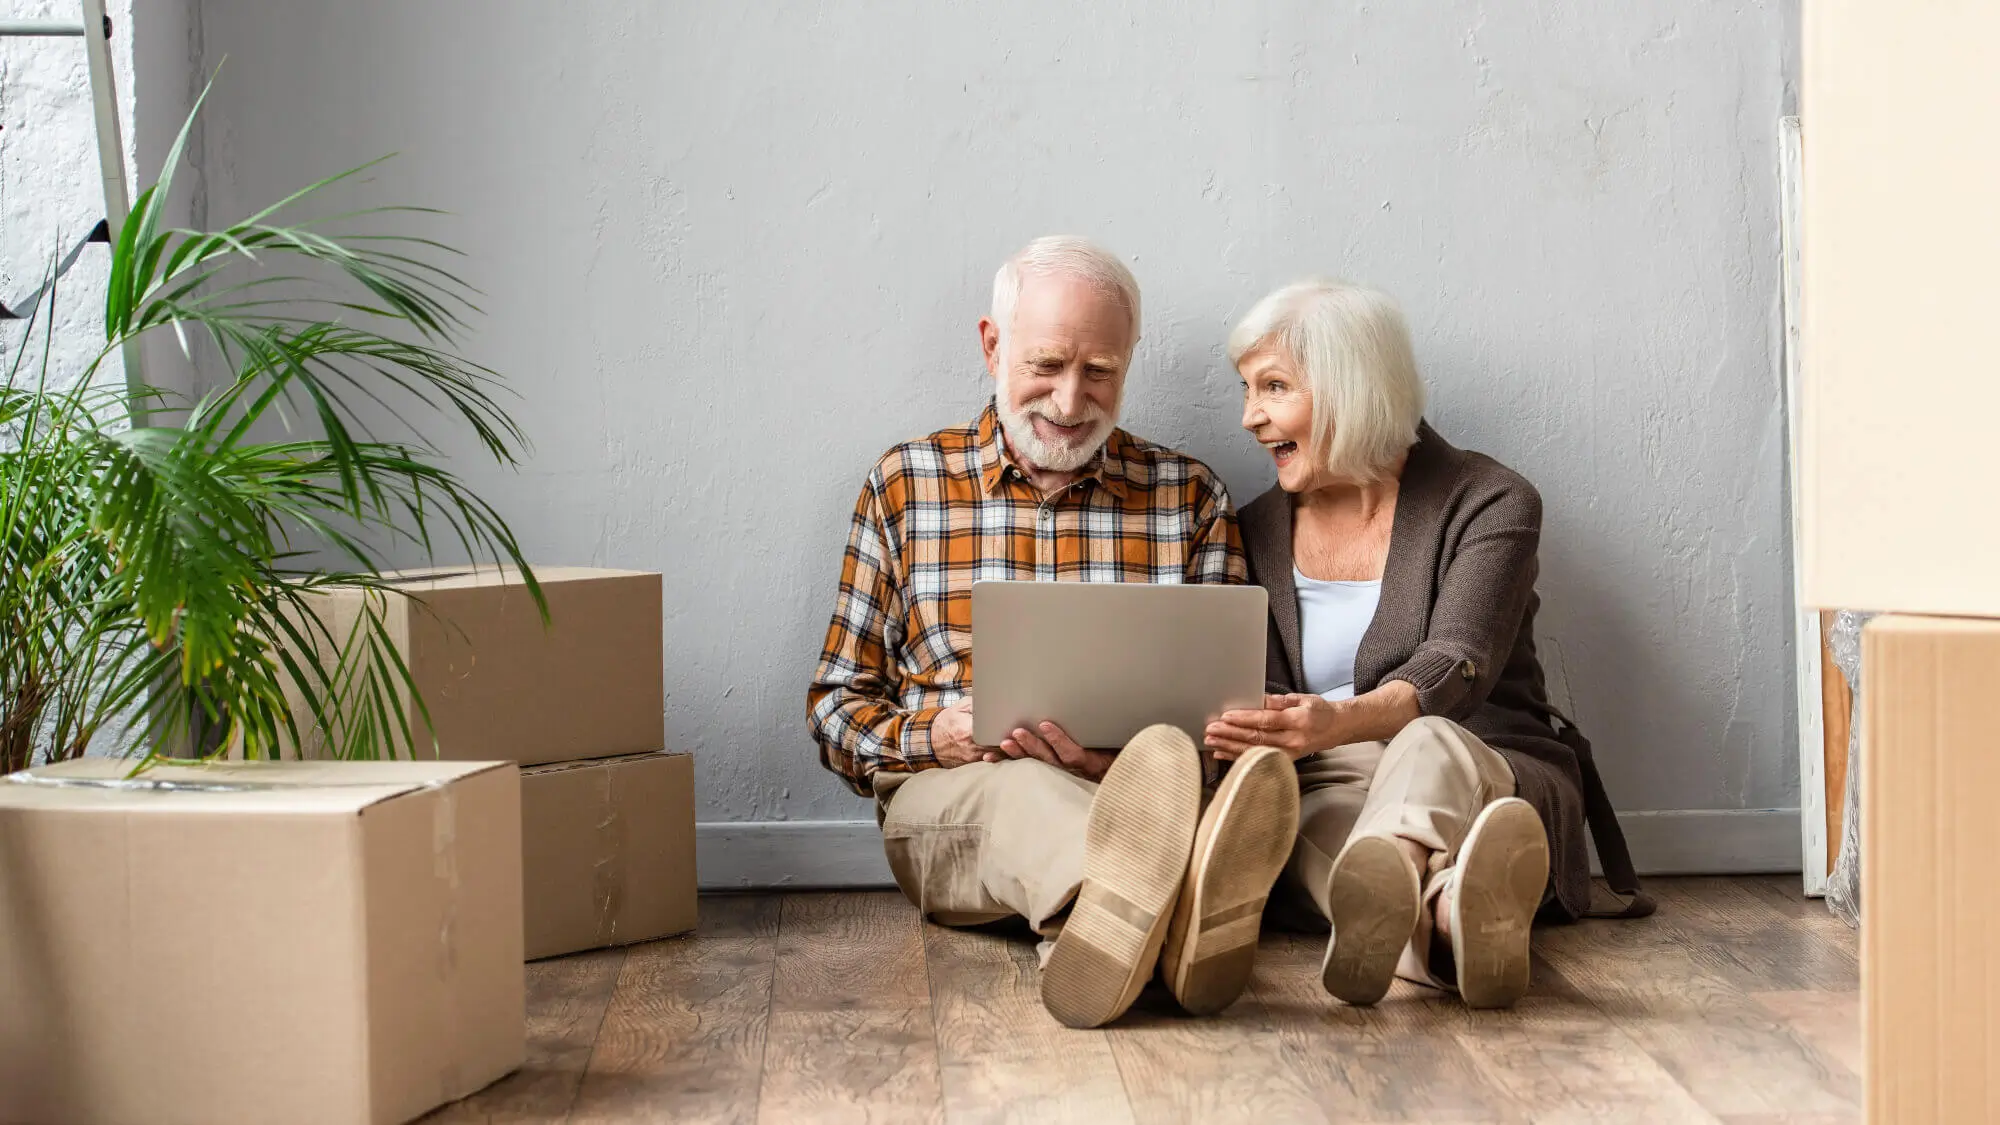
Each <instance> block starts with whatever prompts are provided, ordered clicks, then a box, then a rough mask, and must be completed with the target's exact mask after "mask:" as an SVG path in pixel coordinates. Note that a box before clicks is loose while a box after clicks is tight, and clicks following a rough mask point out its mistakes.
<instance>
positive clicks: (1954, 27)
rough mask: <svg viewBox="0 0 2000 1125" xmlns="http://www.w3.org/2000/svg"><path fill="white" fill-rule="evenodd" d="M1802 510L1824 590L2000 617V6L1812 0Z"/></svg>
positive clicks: (1833, 604) (1807, 68)
mask: <svg viewBox="0 0 2000 1125" xmlns="http://www.w3.org/2000/svg"><path fill="white" fill-rule="evenodd" d="M1802 19H1803V28H1802V30H1803V33H1804V45H1803V57H1802V60H1801V61H1802V66H1803V74H1802V93H1801V104H1800V121H1801V123H1802V128H1803V134H1802V139H1803V158H1804V186H1803V191H1802V195H1801V200H1800V207H1801V212H1800V214H1801V220H1802V223H1803V229H1802V236H1803V237H1802V244H1801V249H1800V267H1801V270H1802V277H1801V286H1802V287H1801V296H1802V298H1803V302H1804V304H1803V310H1802V323H1801V326H1800V328H1801V333H1802V337H1803V338H1802V342H1801V347H1800V351H1799V363H1800V386H1801V390H1800V395H1799V406H1800V411H1801V422H1802V428H1803V435H1802V437H1801V440H1800V444H1799V456H1800V473H1801V481H1800V488H1799V492H1800V497H1799V501H1798V503H1799V505H1800V509H1799V515H1800V522H1801V525H1802V533H1803V537H1804V542H1803V544H1802V550H1801V571H1800V575H1801V576H1800V581H1801V584H1802V590H1803V598H1804V600H1805V601H1806V602H1807V603H1808V604H1810V605H1812V606H1816V607H1819V608H1824V609H1877V610H1893V611H1897V612H1907V613H1939V614H1968V615H1978V616H2000V581H1996V580H1995V577H1994V571H1993V567H1992V563H1991V560H1992V559H1994V558H1996V557H2000V520H1995V519H1993V518H1991V515H1990V513H1989V512H1985V511H1982V510H1979V509H1978V508H1977V506H1976V505H1973V506H1968V504H1967V500H1968V499H1969V498H1972V497H1976V496H1978V495H1979V494H1980V493H1981V490H1982V485H1983V482H1984V481H1985V480H1986V479H1987V478H1988V477H1989V476H1990V475H1991V473H1992V468H1991V465H1990V463H1989V460H1988V457H1987V448H1988V446H1989V444H1990V437H1991V430H1992V420H1993V418H1994V417H1995V416H1996V415H2000V379H1995V378H1994V377H1993V376H1992V374H1991V372H1990V371H1989V369H1988V368H1989V363H1988V355H1989V353H1990V351H1991V349H1990V347H1989V346H1988V345H1987V343H1986V338H1987V334H1988V332H1989V331H1990V326H1991V324H1992V321H1993V318H1994V310H1995V309H1996V308H2000V270H1995V269H1994V268H1993V266H1992V262H1993V261H1994V259H1995V258H1996V257H2000V210H1996V209H1995V207H1994V185H1995V184H1996V183H2000V133H1995V131H1994V130H1993V129H1991V128H1988V127H1985V126H1984V125H1981V124H1980V123H1982V122H1991V121H1993V120H1996V119H2000V66H1995V65H1994V62H1993V45H1994V44H1995V43H1996V42H2000V5H1996V4H1993V3H1990V2H1989V0H1927V2H1925V3H1921V4H1883V3H1876V4H1864V3H1842V2H1835V0H1807V2H1806V4H1805V6H1804V10H1803V13H1802Z"/></svg>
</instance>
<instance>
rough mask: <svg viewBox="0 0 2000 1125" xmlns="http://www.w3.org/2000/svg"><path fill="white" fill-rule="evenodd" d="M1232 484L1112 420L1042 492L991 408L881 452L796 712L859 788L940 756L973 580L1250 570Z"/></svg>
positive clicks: (1206, 576) (965, 650)
mask: <svg viewBox="0 0 2000 1125" xmlns="http://www.w3.org/2000/svg"><path fill="white" fill-rule="evenodd" d="M1248 575H1249V570H1248V566H1247V565H1246V563H1245V561H1244V556H1243V542H1242V539H1241V537H1240V536H1239V535H1238V533H1237V530H1236V513H1235V512H1234V511H1233V510H1232V509H1231V508H1230V506H1229V495H1228V493H1227V492H1226V491H1225V490H1224V489H1223V486H1222V482H1221V481H1219V480H1217V479H1216V477H1215V474H1214V473H1212V472H1210V471H1209V468H1208V466H1206V465H1204V464H1202V463H1201V462H1199V461H1197V460H1195V459H1194V458H1192V457H1186V456H1183V455H1181V454H1179V453H1175V452H1174V451H1172V450H1170V449H1165V448H1163V447H1161V446H1157V445H1154V444H1152V443H1151V442H1147V441H1142V440H1140V439H1139V438H1135V437H1133V436H1132V435H1130V434H1128V433H1126V432H1125V431H1123V430H1113V431H1112V432H1111V437H1110V438H1109V439H1108V440H1107V441H1106V442H1105V445H1104V449H1103V451H1102V452H1101V453H1100V454H1099V455H1098V458H1097V460H1096V461H1095V462H1093V463H1092V464H1091V466H1090V467H1089V469H1088V470H1087V471H1086V472H1085V474H1084V475H1083V476H1081V477H1079V478H1078V479H1077V480H1076V481H1075V482H1073V483H1072V484H1071V485H1070V486H1069V487H1068V488H1066V489H1064V490H1063V491H1062V492H1060V493H1057V494H1056V495H1054V496H1048V497H1045V496H1043V495H1042V493H1041V491H1040V490H1039V489H1037V488H1036V487H1035V486H1034V485H1032V484H1031V483H1029V481H1028V479H1027V476H1026V474H1024V473H1023V472H1022V471H1021V469H1020V467H1019V466H1018V465H1017V464H1015V462H1014V460H1013V458H1012V457H1011V456H1010V455H1009V454H1008V452H1007V448H1006V444H1005V443H1004V442H1003V441H1002V440H1001V436H1000V420H999V416H998V415H997V414H996V413H995V412H994V409H993V406H992V404H990V403H989V404H988V405H987V407H986V409H985V411H984V412H982V413H981V414H980V416H979V419H978V421H976V422H974V423H973V424H972V425H970V426H959V427H954V428H952V429H948V430H939V431H938V432H937V433H934V434H932V435H930V436H929V437H926V438H921V439H919V440H917V441H911V442H905V443H903V444H902V445H898V446H896V447H895V448H894V449H891V450H889V452H887V453H885V454H883V456H882V459H881V460H880V461H879V462H877V463H876V465H875V470H874V471H873V472H871V473H869V474H868V482H867V483H866V484H865V485H863V486H862V489H861V497H860V499H858V500H857V501H855V504H854V519H853V522H852V525H851V527H850V530H849V533H848V539H847V554H846V558H845V559H844V560H843V562H842V564H841V573H840V593H839V597H838V598H837V599H836V601H835V603H834V610H833V621H832V623H831V624H830V625H828V626H827V631H826V644H825V646H824V648H823V649H822V650H821V652H820V659H819V667H818V669H817V670H816V671H815V673H814V675H813V682H812V687H811V688H810V689H809V690H808V691H807V693H806V709H807V715H808V719H809V721H810V722H811V724H812V732H813V738H814V739H815V740H817V741H818V743H819V750H820V761H821V762H822V763H823V764H825V766H826V767H827V768H828V769H830V770H832V771H834V772H835V773H837V774H839V775H840V776H841V777H842V778H843V779H844V780H845V781H846V782H847V784H848V785H849V786H850V787H852V788H853V789H854V791H855V792H857V793H861V794H863V795H864V796H865V795H869V794H871V793H873V792H874V776H875V774H876V772H877V771H880V770H887V771H890V772H892V773H903V772H910V771H914V770H920V769H927V768H930V767H934V766H936V765H937V764H938V763H937V759H936V758H934V757H932V756H931V751H930V737H929V732H930V724H931V722H932V720H934V719H935V718H936V717H937V714H938V712H939V711H942V710H943V709H945V708H947V707H949V706H951V705H952V704H954V703H957V702H958V701H959V700H960V699H963V698H964V697H965V696H966V695H967V694H968V693H969V692H970V691H971V690H972V584H973V582H974V581H976V580H981V579H1011V580H1015V581H1028V580H1032V581H1038V582H1168V583H1173V582H1204V583H1219V584H1238V583H1242V582H1245V581H1247V580H1248Z"/></svg>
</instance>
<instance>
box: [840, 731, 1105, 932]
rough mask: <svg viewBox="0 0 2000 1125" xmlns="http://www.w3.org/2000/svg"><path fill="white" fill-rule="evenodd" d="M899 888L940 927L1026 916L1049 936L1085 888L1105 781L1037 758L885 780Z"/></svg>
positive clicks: (885, 826) (889, 846)
mask: <svg viewBox="0 0 2000 1125" xmlns="http://www.w3.org/2000/svg"><path fill="white" fill-rule="evenodd" d="M875 792H876V799H877V801H878V803H879V805H880V807H881V811H882V847H883V850H884V851H885V852H887V853H888V857H889V870H890V871H891V872H892V873H893V874H894V875H895V876H896V885H897V886H899V887H901V888H902V889H903V894H904V895H905V896H907V897H908V898H909V900H910V901H911V902H913V903H915V904H916V906H917V909H919V910H921V911H923V912H924V914H925V915H926V916H928V917H929V918H930V919H931V920H932V921H934V922H938V923H940V924H942V925H946V926H975V925H980V924H982V923H986V922H997V921H1000V920H1001V919H1003V918H1012V917H1020V918H1025V919H1027V922H1028V924H1029V925H1030V926H1033V927H1034V928H1035V930H1036V931H1037V932H1038V933H1040V934H1041V935H1042V936H1043V937H1044V938H1054V937H1055V935H1056V934H1057V933H1058V932H1060V931H1061V929H1062V921H1061V917H1060V916H1061V915H1062V914H1063V912H1064V911H1066V910H1068V909H1069V904H1070V900H1071V899H1074V898H1075V897H1076V892H1077V888H1078V887H1080V886H1082V884H1083V832H1084V826H1085V825H1086V824H1087V823H1089V820H1090V802H1091V799H1092V798H1093V797H1095V796H1096V795H1097V783H1096V782H1094V781H1085V780H1084V779H1083V778H1080V777H1077V776H1076V775H1075V774H1072V773H1068V772H1066V771H1064V770H1060V769H1057V768H1056V767H1054V766H1052V765H1049V764H1048V763H1047V762H1038V761H1036V760H1035V759H1033V758H1014V759H1010V760H1008V761H1005V762H972V763H970V764H967V765H963V766H953V767H951V768H950V769H932V770H922V771H919V772H917V773H913V774H876V775H875Z"/></svg>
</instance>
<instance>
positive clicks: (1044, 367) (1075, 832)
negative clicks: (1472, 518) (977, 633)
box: [807, 238, 1298, 1027]
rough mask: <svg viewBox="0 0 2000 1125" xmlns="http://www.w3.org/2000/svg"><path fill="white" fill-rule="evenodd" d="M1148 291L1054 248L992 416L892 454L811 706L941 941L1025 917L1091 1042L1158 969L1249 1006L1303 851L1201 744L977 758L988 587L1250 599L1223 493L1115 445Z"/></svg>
mask: <svg viewBox="0 0 2000 1125" xmlns="http://www.w3.org/2000/svg"><path fill="white" fill-rule="evenodd" d="M1138 339H1139V287H1138V284H1137V282H1135V281H1134V280H1133V278H1132V274H1131V272H1130V271H1129V270H1128V269H1126V267H1125V265H1124V263H1122V262H1120V261H1119V260H1118V259H1117V258H1116V257H1115V256H1113V255H1111V254H1110V253H1108V252H1106V251H1104V250H1102V249H1100V248H1098V247H1096V246H1094V245H1092V244H1091V243H1089V242H1086V241H1084V240H1082V239H1076V238H1043V239H1038V240H1036V241H1035V242H1032V243H1030V244H1029V245H1028V246H1026V247H1024V248H1023V249H1022V250H1021V251H1019V252H1018V253H1016V254H1015V255H1014V256H1013V257H1012V258H1010V259H1008V261H1007V262H1006V264H1005V265H1003V266H1001V268H1000V271H999V273H998V275H997V276H996V277H995V279H994V284H993V307H992V310H991V314H990V315H989V316H987V317H985V318H983V319H982V320H980V322H979V340H980V347H981V349H982V350H983V351H984V353H985V357H986V368H987V371H988V372H989V373H990V374H991V375H992V376H993V379H994V398H993V401H992V403H991V404H990V405H988V406H987V407H986V409H985V410H984V411H982V412H981V414H980V416H979V417H978V418H977V419H976V420H974V421H973V422H972V423H971V424H970V425H966V426H959V427H955V428H951V429H945V430H940V431H938V432H937V433H934V434H931V435H930V436H929V437H925V438H921V439H919V440H916V441H912V442H906V443H904V444H902V445H898V446H896V447H895V448H894V449H891V450H889V451H888V453H886V454H885V455H883V457H882V458H881V459H880V460H879V461H878V462H877V463H876V465H875V468H874V470H873V471H872V472H871V473H870V474H869V476H868V480H867V483H866V484H865V485H864V486H863V487H862V489H861V495H860V498H859V500H858V501H857V502H856V504H855V509H854V516H853V521H852V524H851V528H850V533H849V539H848V544H847V551H846V556H845V561H844V563H843V566H842V573H841V580H840V592H839V597H838V599H837V601H836V604H835V609H834V614H833V620H832V623H831V624H830V625H829V627H828V629H827V637H826V644H825V646H824V648H823V650H822V652H821V656H820V662H819V667H818V669H817V671H816V673H815V675H814V678H813V683H812V687H811V689H810V690H809V691H808V693H807V709H808V714H809V718H810V722H811V725H812V730H813V735H814V738H815V739H816V741H817V742H818V743H819V748H820V758H821V761H822V762H823V763H824V764H825V765H826V766H827V767H828V768H829V769H831V770H833V771H834V772H836V773H838V774H840V775H841V777H842V778H844V779H845V780H846V781H847V783H848V784H849V785H850V786H852V787H853V788H854V789H855V790H856V791H857V792H859V793H862V794H864V795H872V796H874V797H875V798H876V802H877V804H876V808H877V815H878V816H879V818H880V819H881V822H882V831H883V841H884V847H885V849H886V851H887V853H888V858H889V866H890V868H891V870H892V871H894V873H895V876H896V880H897V883H898V884H899V885H900V886H901V887H902V889H903V892H904V893H905V894H906V895H908V896H909V898H910V900H911V901H912V902H914V903H916V904H917V906H918V907H919V908H920V909H921V910H923V911H924V913H925V914H926V915H928V916H929V917H931V918H932V919H933V920H935V921H938V922H940V923H943V924H947V925H975V924H981V923H987V922H994V921H999V920H1001V919H1004V918H1009V917H1019V918H1023V919H1025V920H1026V921H1027V922H1028V923H1029V924H1030V925H1031V926H1033V927H1034V928H1035V929H1036V930H1037V931H1038V932H1039V933H1040V934H1041V935H1042V936H1043V938H1044V939H1045V941H1044V944H1043V947H1042V952H1043V956H1044V962H1043V973H1042V999H1043V1002H1044V1004H1045V1005H1046V1006H1047V1007H1048V1009H1049V1011H1050V1012H1051V1014H1053V1015H1054V1016H1055V1017H1056V1018H1057V1019H1059V1020H1060V1021H1062V1022H1063V1023H1065V1024H1068V1025H1070V1026H1073V1027H1095V1026H1098V1025H1100V1024H1103V1023H1106V1022H1109V1021H1110V1020H1113V1019H1116V1018H1117V1017H1118V1016H1119V1015H1120V1014H1122V1013H1123V1012H1124V1011H1125V1010H1126V1008H1127V1007H1129V1006H1130V1005H1131V1003H1132V1001H1133V999H1134V998H1135V997H1136V996H1137V995H1138V993H1139V991H1140V989H1141V988H1142V987H1143V985H1144V984H1145V982H1146V980H1147V979H1148V978H1149V977H1150V976H1151V975H1152V973H1153V970H1154V967H1155V965H1156V964H1157V965H1158V966H1159V967H1160V968H1161V970H1162V975H1163V976H1164V977H1165V978H1166V981H1167V984H1168V986H1169V987H1170V988H1171V989H1172V990H1173V992H1174V995H1175V996H1176V997H1177V998H1178V999H1179V1000H1180V1002H1181V1003H1182V1005H1183V1006H1185V1007H1187V1008H1188V1009H1189V1010H1190V1011H1195V1012H1208V1011H1215V1010H1219V1009H1221V1008H1222V1007H1225V1006H1227V1005H1228V1004H1229V1003H1230V1002H1231V1001H1233V1000H1234V999H1235V998H1236V996H1237V994H1238V993H1240V992H1241V991H1242V988H1243V986H1244V984H1245V983H1246V982H1247V981H1248V979H1249V975H1250V962H1251V959H1252V957H1254V954H1255V950H1256V938H1257V925H1258V919H1259V917H1260V915H1261V913H1262V908H1263V905H1264V899H1265V896H1266V895H1267V894H1268V893H1269V892H1270V888H1271V885H1272V883H1273V881H1274V880H1275V879H1276V877H1277V874H1278V872H1279V870H1280V869H1282V867H1283V865H1284V862H1285V858H1286V856H1287V855H1288V854H1289V851H1290V847H1291V843H1290V839H1289V833H1290V831H1291V828H1292V827H1293V826H1294V825H1295V824H1296V815H1297V807H1298V787H1297V779H1296V775H1295V774H1294V772H1293V770H1292V768H1291V763H1290V761H1289V760H1288V759H1286V758H1285V757H1284V755H1282V754H1278V753H1276V752H1272V753H1270V754H1265V755H1257V754H1252V755H1249V756H1246V757H1245V758H1243V759H1241V760H1239V761H1238V762H1237V763H1235V765H1234V766H1233V767H1231V768H1230V770H1229V772H1228V775H1227V776H1226V777H1224V778H1223V779H1222V780H1221V782H1220V783H1219V785H1217V786H1216V788H1215V789H1214V790H1213V792H1212V793H1210V794H1208V795H1207V796H1208V800H1207V803H1206V809H1207V811H1206V812H1205V813H1204V811H1203V806H1204V789H1203V783H1204V777H1203V763H1202V759H1201V756H1200V754H1199V752H1198V751H1197V750H1196V748H1195V746H1194V743H1193V741H1192V740H1191V739H1190V738H1189V736H1188V734H1187V733H1185V732H1182V731H1180V730H1177V729H1174V728H1172V727H1166V726H1156V727H1153V728H1150V729H1149V730H1147V731H1145V732H1142V733H1141V734H1140V735H1139V736H1138V737H1137V738H1135V739H1134V740H1133V741H1132V742H1130V743H1128V744H1127V745H1126V746H1125V747H1123V748H1122V750H1108V749H1104V748H1094V747H1083V746H1078V745H1077V744H1076V743H1075V742H1074V741H1073V740H1072V739H1071V738H1070V737H1069V736H1068V735H1067V734H1066V733H1064V732H1063V731H1062V730H1061V729H1059V728H1057V727H1056V726H1055V725H1054V724H1052V723H1040V724H1036V728H1035V729H1032V730H1031V729H1026V728H1023V729H1017V730H1015V731H1014V732H1013V734H1012V737H1010V738H1007V739H1005V740H1003V741H1002V742H1001V744H1000V745H998V746H981V745H978V744H976V743H975V742H974V741H973V737H972V707H973V701H972V699H971V696H970V692H971V689H972V631H971V620H970V618H971V597H970V594H971V586H972V583H973V581H974V580H975V579H976V578H1010V579H1032V580H1037V581H1127V582H1211V583H1239V582H1242V581H1244V580H1245V577H1246V573H1247V572H1246V569H1245V563H1244V558H1243V553H1242V546H1241V542H1240V540H1239V538H1238V534H1237V529H1236V520H1235V515H1234V513H1233V512H1232V511H1231V509H1230V506H1229V499H1228V496H1227V494H1226V493H1225V492H1224V490H1223V487H1222V485H1221V483H1220V482H1219V481H1218V480H1216V478H1215V476H1214V474H1213V473H1211V472H1210V471H1209V470H1208V468H1207V467H1206V466H1204V465H1203V464H1201V463H1200V462H1199V461H1196V460H1194V459H1193V458H1190V457H1186V456H1183V455H1182V454H1179V453H1175V452H1173V451H1171V450H1168V449H1164V448H1161V447H1160V446H1157V445H1153V444H1151V443H1149V442H1145V441H1141V440H1139V439H1138V438H1135V437H1133V436H1131V435H1130V434H1127V433H1125V432H1124V431H1122V430H1120V429H1118V428H1117V421H1118V409H1119V404H1120V399H1121V397H1122V394H1123V390H1124V386H1125V376H1126V371H1127V368H1128V367H1129V366H1130V364H1131V359H1132V351H1133V348H1134V346H1135V345H1136V344H1137V342H1138Z"/></svg>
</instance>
